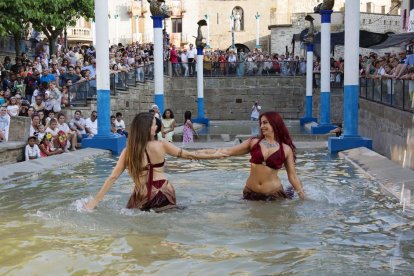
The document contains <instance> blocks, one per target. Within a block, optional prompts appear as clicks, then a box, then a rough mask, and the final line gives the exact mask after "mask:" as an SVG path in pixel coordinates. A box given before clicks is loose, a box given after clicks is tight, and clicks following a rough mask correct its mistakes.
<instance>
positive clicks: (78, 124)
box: [69, 110, 88, 141]
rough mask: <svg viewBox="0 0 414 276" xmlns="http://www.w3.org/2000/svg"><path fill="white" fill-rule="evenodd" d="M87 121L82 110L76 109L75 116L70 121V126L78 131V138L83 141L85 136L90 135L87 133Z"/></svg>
mask: <svg viewBox="0 0 414 276" xmlns="http://www.w3.org/2000/svg"><path fill="white" fill-rule="evenodd" d="M85 126H86V122H85V119H83V118H82V112H81V111H80V110H76V111H75V116H74V117H73V118H72V120H70V122H69V128H70V129H71V130H73V131H76V134H77V136H78V140H80V141H82V139H83V138H86V137H88V134H86V129H85Z"/></svg>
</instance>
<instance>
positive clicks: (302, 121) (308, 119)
mask: <svg viewBox="0 0 414 276" xmlns="http://www.w3.org/2000/svg"><path fill="white" fill-rule="evenodd" d="M310 122H315V123H317V122H318V119H317V118H313V117H302V118H300V125H301V126H304V125H305V124H307V123H310Z"/></svg>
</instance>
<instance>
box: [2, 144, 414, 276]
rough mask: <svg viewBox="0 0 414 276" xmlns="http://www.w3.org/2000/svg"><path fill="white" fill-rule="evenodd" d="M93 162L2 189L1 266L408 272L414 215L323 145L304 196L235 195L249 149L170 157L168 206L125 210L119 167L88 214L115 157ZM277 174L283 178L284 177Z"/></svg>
mask: <svg viewBox="0 0 414 276" xmlns="http://www.w3.org/2000/svg"><path fill="white" fill-rule="evenodd" d="M114 162H115V160H114V159H112V158H101V159H96V160H95V161H91V162H88V163H84V164H82V165H81V166H78V167H76V168H73V169H68V168H63V169H58V170H56V171H55V172H53V173H48V174H45V175H42V176H41V177H36V178H32V179H26V180H24V181H19V182H16V183H11V184H7V185H3V186H2V187H1V188H0V198H1V201H0V214H1V216H0V234H1V239H0V274H1V275H4V274H7V275H33V274H37V275H65V274H76V275H83V274H94V273H96V274H99V275H101V274H104V275H137V274H139V275H188V274H192V275H225V274H232V273H233V274H237V275H239V274H243V275H270V274H271V275H274V274H284V275H363V274H366V275H390V274H393V275H412V274H414V230H413V217H410V216H409V215H408V214H403V213H402V210H401V207H400V206H399V205H398V204H397V203H396V202H393V201H392V200H390V199H389V198H386V197H384V196H382V195H381V194H380V192H379V188H378V186H377V185H376V183H375V182H372V181H370V180H368V179H366V178H364V177H363V176H362V175H360V174H359V173H357V172H356V171H355V170H354V169H353V168H352V167H351V166H350V165H349V164H348V163H347V162H346V161H344V160H342V159H339V158H336V157H331V156H330V155H328V154H327V153H325V152H323V153H318V152H313V151H306V152H300V153H299V156H298V174H299V175H300V178H301V179H302V181H303V183H304V186H305V189H306V192H307V195H308V198H309V199H308V200H306V201H301V200H299V199H294V200H281V201H276V202H249V201H244V200H242V199H241V194H242V189H243V186H244V182H245V180H246V178H247V175H248V171H249V167H248V158H247V156H246V157H238V158H231V159H224V160H219V161H217V160H215V161H202V162H191V161H183V160H177V159H169V160H167V172H168V177H169V179H170V181H171V182H172V183H173V185H174V186H175V188H176V192H177V201H178V203H179V204H180V205H183V206H186V207H187V208H186V209H184V210H179V211H177V210H176V211H170V212H168V213H154V212H140V211H136V210H127V209H125V208H124V206H125V205H126V202H127V200H128V198H129V195H130V192H131V189H132V187H131V181H130V178H129V177H128V176H127V175H126V174H124V175H123V176H122V177H121V178H120V179H119V180H118V181H117V182H116V184H115V185H114V187H113V188H112V190H111V191H110V192H109V193H108V194H107V196H106V197H105V200H104V201H103V202H102V203H101V204H100V205H99V207H98V209H97V210H95V211H94V212H92V213H82V212H79V206H80V205H81V203H80V200H81V199H85V198H87V197H88V196H90V195H94V194H95V193H96V192H97V191H98V189H99V188H100V186H101V184H102V183H103V181H104V180H105V178H106V177H107V176H108V174H109V173H110V171H111V169H112V168H113V166H114ZM281 178H282V181H283V182H284V184H286V185H287V180H286V174H285V172H284V171H282V172H281Z"/></svg>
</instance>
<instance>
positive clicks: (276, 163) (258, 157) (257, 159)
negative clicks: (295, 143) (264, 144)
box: [250, 139, 286, 170]
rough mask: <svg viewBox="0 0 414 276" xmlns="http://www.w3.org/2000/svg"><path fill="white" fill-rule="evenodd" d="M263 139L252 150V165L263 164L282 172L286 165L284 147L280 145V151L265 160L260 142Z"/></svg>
mask: <svg viewBox="0 0 414 276" xmlns="http://www.w3.org/2000/svg"><path fill="white" fill-rule="evenodd" d="M261 141H262V139H260V140H259V142H257V143H256V144H255V145H254V146H253V147H252V148H251V150H250V155H251V158H250V163H253V164H261V165H265V166H268V167H269V168H272V169H275V170H280V169H281V168H282V167H283V163H285V160H286V157H285V152H284V151H283V145H282V144H279V149H278V150H277V151H275V152H274V153H272V154H271V155H270V156H269V157H268V158H267V159H266V160H264V157H263V153H262V149H261V147H260V142H261Z"/></svg>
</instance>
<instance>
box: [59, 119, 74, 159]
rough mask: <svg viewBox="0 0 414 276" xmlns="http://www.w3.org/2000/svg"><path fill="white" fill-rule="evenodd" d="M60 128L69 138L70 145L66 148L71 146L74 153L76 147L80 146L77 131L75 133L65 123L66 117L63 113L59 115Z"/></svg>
mask: <svg viewBox="0 0 414 276" xmlns="http://www.w3.org/2000/svg"><path fill="white" fill-rule="evenodd" d="M58 128H59V130H60V131H63V132H64V133H65V134H66V136H67V139H68V143H67V146H66V148H69V147H70V145H72V151H75V150H76V146H77V144H78V143H77V140H78V137H77V135H76V131H73V130H71V129H70V128H69V126H68V124H67V123H66V122H65V115H63V114H62V113H59V114H58ZM69 141H70V143H69Z"/></svg>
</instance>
